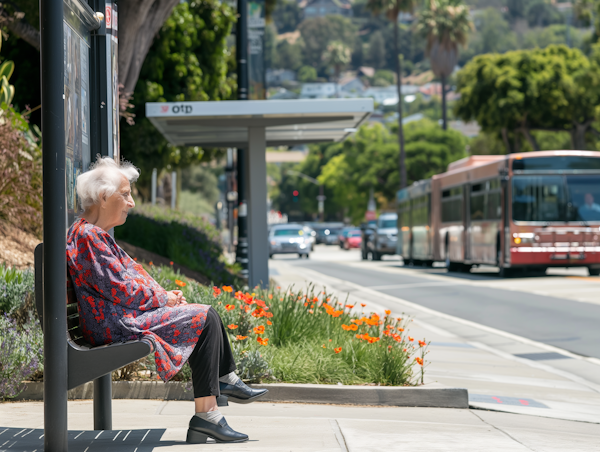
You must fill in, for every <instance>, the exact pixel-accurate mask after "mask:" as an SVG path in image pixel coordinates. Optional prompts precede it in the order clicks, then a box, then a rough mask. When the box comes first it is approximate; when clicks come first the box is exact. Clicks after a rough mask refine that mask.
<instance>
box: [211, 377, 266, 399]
mask: <svg viewBox="0 0 600 452" xmlns="http://www.w3.org/2000/svg"><path fill="white" fill-rule="evenodd" d="M219 389H220V391H221V396H225V397H227V398H229V400H231V401H232V402H235V403H250V402H254V401H255V400H256V399H258V398H260V397H262V396H264V395H265V394H266V393H267V392H269V390H268V389H252V388H250V387H248V386H246V384H245V383H244V382H243V381H242V380H238V381H237V383H236V384H235V385H230V384H228V383H223V382H222V381H220V382H219Z"/></svg>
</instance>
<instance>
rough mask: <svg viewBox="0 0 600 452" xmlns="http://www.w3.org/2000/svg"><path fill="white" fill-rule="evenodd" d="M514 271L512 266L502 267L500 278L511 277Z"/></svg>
mask: <svg viewBox="0 0 600 452" xmlns="http://www.w3.org/2000/svg"><path fill="white" fill-rule="evenodd" d="M514 273H515V272H514V270H513V269H512V268H506V267H500V278H510V277H512V276H513V275H514Z"/></svg>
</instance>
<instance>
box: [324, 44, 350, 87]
mask: <svg viewBox="0 0 600 452" xmlns="http://www.w3.org/2000/svg"><path fill="white" fill-rule="evenodd" d="M321 59H322V60H323V63H325V65H326V66H327V67H330V68H332V69H333V73H334V75H335V80H336V81H337V80H339V78H340V72H341V71H342V69H343V68H344V67H346V65H347V64H348V63H350V61H351V60H352V50H351V49H350V47H348V46H347V45H346V44H344V43H343V42H341V41H331V42H330V43H329V44H328V45H327V48H326V49H325V51H324V52H323V56H322V57H321Z"/></svg>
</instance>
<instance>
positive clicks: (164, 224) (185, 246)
mask: <svg viewBox="0 0 600 452" xmlns="http://www.w3.org/2000/svg"><path fill="white" fill-rule="evenodd" d="M115 236H116V237H117V239H121V240H124V241H126V242H128V243H130V244H132V245H135V246H139V247H141V248H144V249H145V250H148V251H152V252H154V253H156V254H159V255H160V256H163V257H166V258H168V259H171V260H172V261H174V262H177V263H178V264H180V265H184V266H186V267H188V268H190V269H192V270H195V271H198V272H200V273H202V274H203V275H205V276H206V277H207V278H208V279H210V280H211V281H213V282H214V283H215V284H239V283H240V280H239V279H238V278H237V277H236V276H235V275H234V274H232V272H231V271H230V270H229V268H231V267H228V265H227V264H226V263H225V262H224V258H223V249H222V247H221V244H220V241H219V232H218V231H217V229H216V228H215V227H213V226H212V225H211V224H210V223H208V222H207V221H206V220H204V219H202V218H200V217H196V216H194V215H187V214H185V213H182V212H178V211H175V210H170V209H162V208H160V207H152V206H148V205H145V206H140V207H138V208H136V210H135V212H132V214H130V215H129V218H128V219H127V222H125V224H124V225H123V226H119V227H117V228H115ZM232 269H234V268H232Z"/></svg>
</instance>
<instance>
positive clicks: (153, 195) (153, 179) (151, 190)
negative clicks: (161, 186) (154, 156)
mask: <svg viewBox="0 0 600 452" xmlns="http://www.w3.org/2000/svg"><path fill="white" fill-rule="evenodd" d="M150 197H151V200H152V205H153V206H154V205H156V168H154V169H153V170H152V188H151V189H150Z"/></svg>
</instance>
